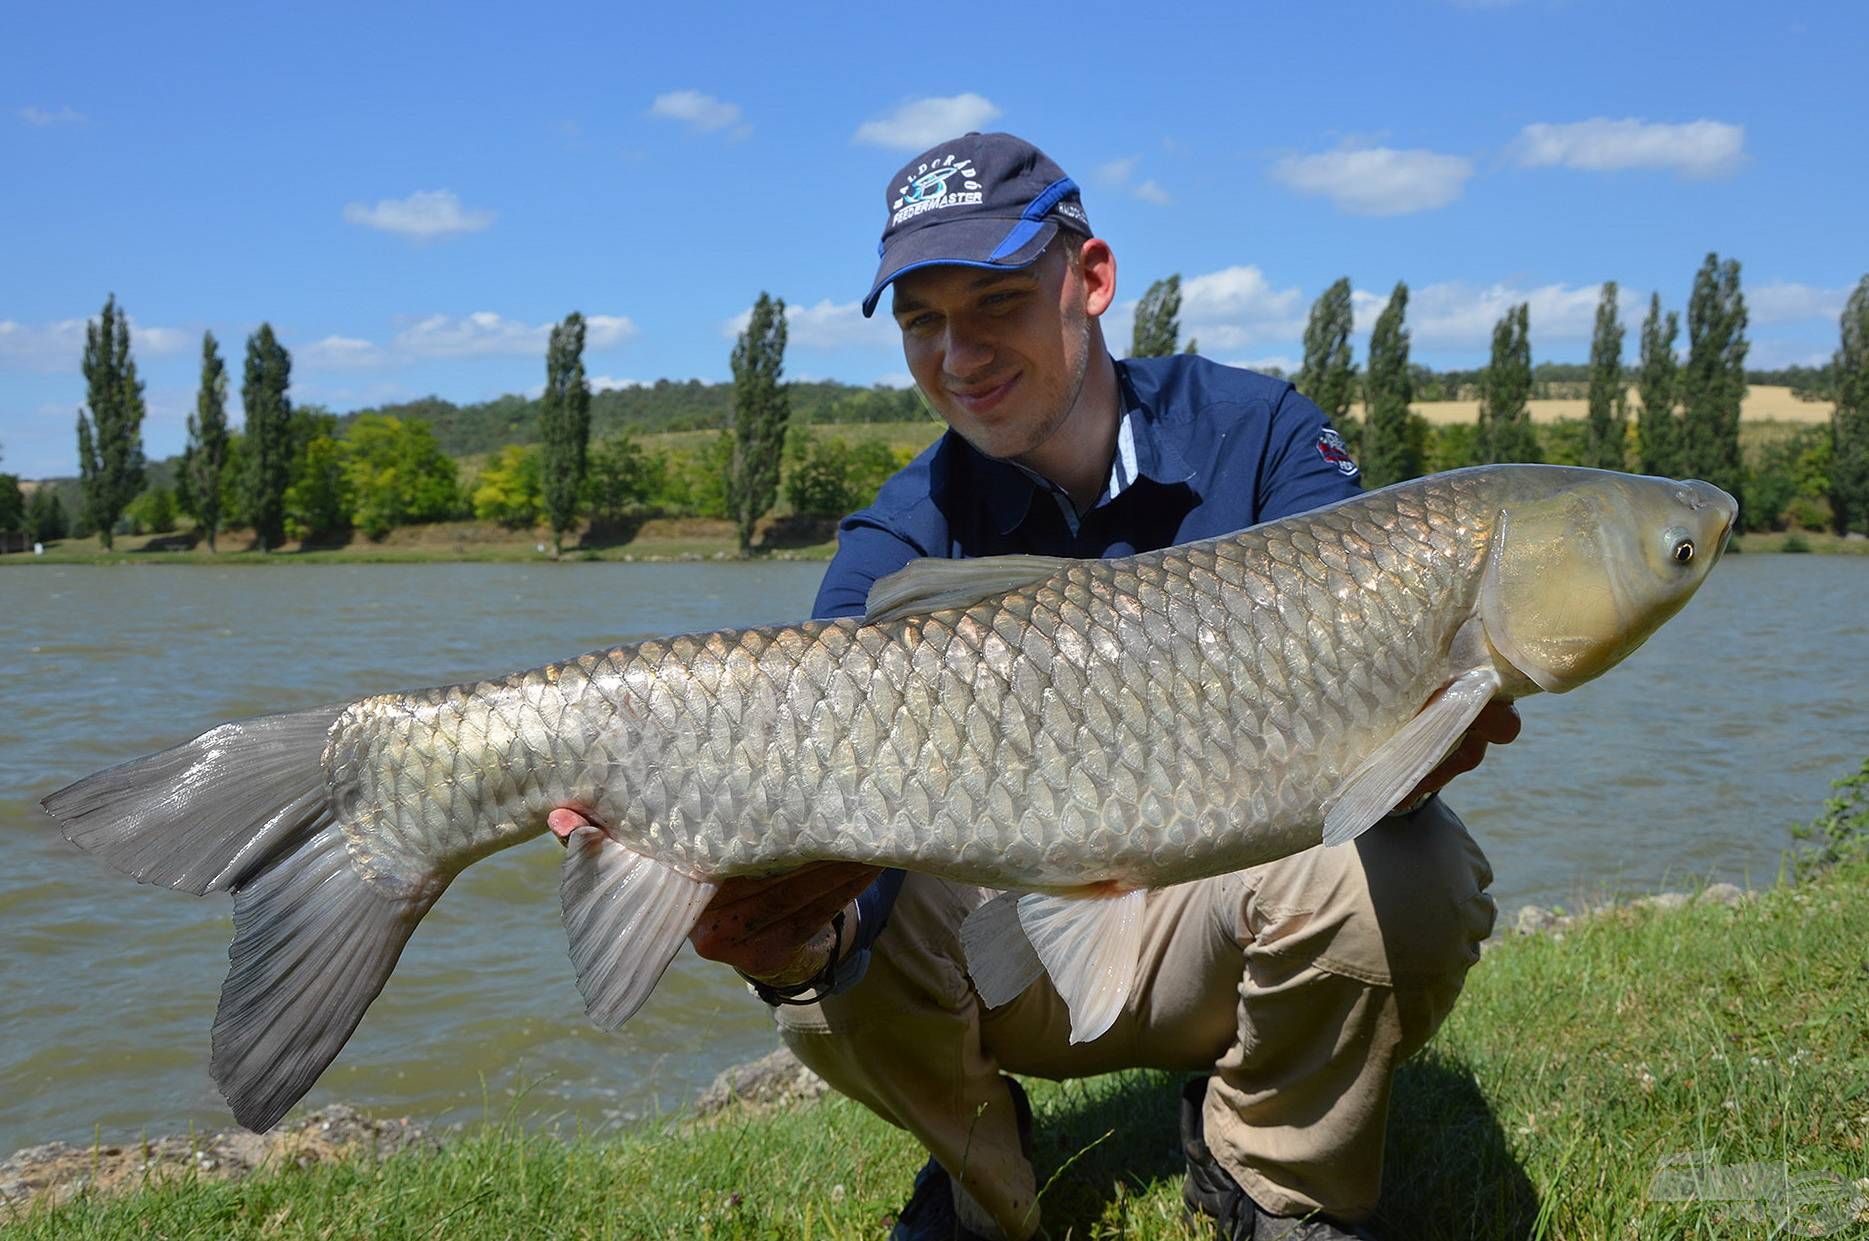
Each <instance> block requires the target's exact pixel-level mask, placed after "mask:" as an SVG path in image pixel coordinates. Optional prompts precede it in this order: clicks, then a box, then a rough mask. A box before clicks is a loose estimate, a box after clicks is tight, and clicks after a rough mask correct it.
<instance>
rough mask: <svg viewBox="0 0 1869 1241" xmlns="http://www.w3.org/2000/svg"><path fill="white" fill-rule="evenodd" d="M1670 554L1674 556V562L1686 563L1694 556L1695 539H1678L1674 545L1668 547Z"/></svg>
mask: <svg viewBox="0 0 1869 1241" xmlns="http://www.w3.org/2000/svg"><path fill="white" fill-rule="evenodd" d="M1668 555H1670V556H1672V557H1673V558H1674V563H1676V564H1686V563H1687V562H1688V561H1690V560H1692V559H1693V558H1694V540H1692V539H1677V540H1676V541H1675V544H1674V546H1673V547H1671V548H1669V549H1668Z"/></svg>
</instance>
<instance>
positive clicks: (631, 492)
mask: <svg viewBox="0 0 1869 1241" xmlns="http://www.w3.org/2000/svg"><path fill="white" fill-rule="evenodd" d="M667 473H668V459H667V458H666V457H664V456H663V455H662V454H661V453H650V452H646V451H644V449H643V446H642V444H641V443H640V442H638V440H637V439H636V437H635V436H634V435H632V434H630V433H629V432H628V431H624V432H621V433H619V434H617V435H612V436H610V437H609V438H607V439H604V440H600V441H599V442H598V443H597V445H596V446H595V447H594V448H592V449H591V452H590V468H589V471H588V472H587V473H586V475H585V479H584V488H585V493H586V496H587V498H588V503H589V504H590V512H591V521H592V523H593V524H595V525H599V526H610V525H616V524H618V523H620V522H623V521H627V520H628V519H630V518H631V517H634V516H637V515H638V514H640V513H643V512H645V511H646V510H647V509H648V508H649V507H650V505H651V504H652V503H653V502H654V500H655V497H656V495H657V494H658V493H660V492H661V490H662V488H663V482H664V478H665V476H666V475H667Z"/></svg>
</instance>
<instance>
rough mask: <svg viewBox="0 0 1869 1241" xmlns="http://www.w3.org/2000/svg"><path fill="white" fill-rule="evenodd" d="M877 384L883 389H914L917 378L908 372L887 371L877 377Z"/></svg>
mask: <svg viewBox="0 0 1869 1241" xmlns="http://www.w3.org/2000/svg"><path fill="white" fill-rule="evenodd" d="M876 383H877V385H878V386H879V387H883V388H913V387H914V386H915V377H914V376H913V375H910V374H909V373H908V372H906V371H886V372H884V373H883V374H881V375H878V376H877V377H876Z"/></svg>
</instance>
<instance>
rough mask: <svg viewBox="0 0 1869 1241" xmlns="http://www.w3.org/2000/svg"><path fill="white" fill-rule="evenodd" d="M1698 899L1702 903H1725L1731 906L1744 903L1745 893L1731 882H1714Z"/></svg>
mask: <svg viewBox="0 0 1869 1241" xmlns="http://www.w3.org/2000/svg"><path fill="white" fill-rule="evenodd" d="M1700 900H1701V901H1702V902H1703V903H1704V904H1709V905H1725V906H1727V907H1728V908H1731V907H1732V906H1734V905H1742V904H1744V903H1745V900H1746V894H1745V893H1744V892H1742V891H1740V890H1739V888H1738V887H1737V886H1735V885H1733V884H1730V883H1716V884H1713V885H1711V886H1710V887H1708V888H1707V889H1706V890H1705V891H1704V892H1702V893H1701V894H1700Z"/></svg>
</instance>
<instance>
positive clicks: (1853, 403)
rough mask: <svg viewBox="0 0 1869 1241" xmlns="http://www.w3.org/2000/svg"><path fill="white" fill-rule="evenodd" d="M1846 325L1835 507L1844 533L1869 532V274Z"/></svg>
mask: <svg viewBox="0 0 1869 1241" xmlns="http://www.w3.org/2000/svg"><path fill="white" fill-rule="evenodd" d="M1840 326H1841V329H1842V341H1841V342H1840V343H1839V345H1838V346H1837V353H1836V359H1835V361H1834V362H1832V364H1831V368H1832V370H1833V371H1834V373H1835V380H1834V382H1835V386H1836V401H1837V407H1836V412H1835V413H1833V414H1832V415H1831V416H1830V444H1831V454H1832V459H1831V465H1830V508H1831V514H1832V520H1833V521H1834V522H1835V525H1836V532H1837V533H1838V534H1848V533H1849V532H1850V531H1851V530H1860V531H1863V532H1864V533H1869V276H1864V277H1863V278H1862V279H1861V280H1859V281H1858V282H1857V284H1856V288H1855V290H1854V291H1853V292H1852V293H1851V294H1850V299H1849V302H1848V303H1847V304H1846V305H1845V306H1844V307H1843V318H1842V323H1841V325H1840Z"/></svg>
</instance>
